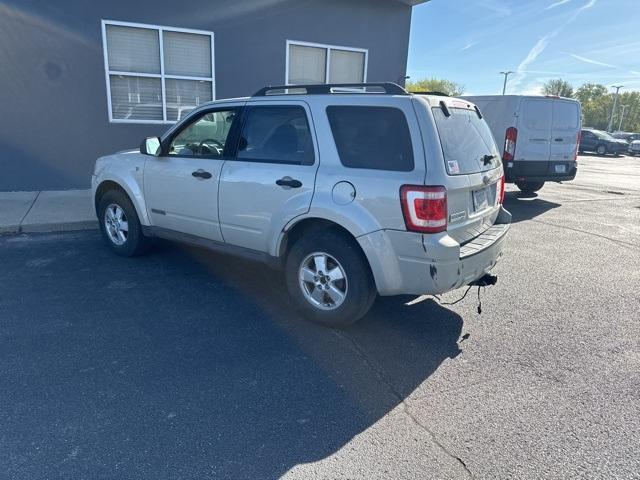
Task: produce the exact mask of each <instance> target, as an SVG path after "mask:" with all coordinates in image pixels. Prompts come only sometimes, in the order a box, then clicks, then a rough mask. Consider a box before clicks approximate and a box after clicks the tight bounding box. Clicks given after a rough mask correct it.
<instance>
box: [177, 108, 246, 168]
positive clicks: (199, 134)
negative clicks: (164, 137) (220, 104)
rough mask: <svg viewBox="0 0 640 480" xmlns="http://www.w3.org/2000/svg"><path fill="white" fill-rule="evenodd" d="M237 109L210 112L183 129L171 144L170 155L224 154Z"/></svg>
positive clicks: (209, 155)
mask: <svg viewBox="0 0 640 480" xmlns="http://www.w3.org/2000/svg"><path fill="white" fill-rule="evenodd" d="M235 117H236V111H235V110H224V111H218V112H209V113H206V114H204V115H203V116H201V117H199V118H198V119H197V120H195V121H193V122H191V123H190V124H189V125H188V126H187V127H185V128H184V129H183V130H181V131H180V132H179V133H178V134H177V135H176V136H175V137H174V138H173V140H172V141H171V143H170V144H169V155H170V156H180V157H211V158H219V157H222V156H223V155H224V149H225V146H226V144H227V139H228V138H229V132H230V131H231V126H232V125H233V121H234V119H235Z"/></svg>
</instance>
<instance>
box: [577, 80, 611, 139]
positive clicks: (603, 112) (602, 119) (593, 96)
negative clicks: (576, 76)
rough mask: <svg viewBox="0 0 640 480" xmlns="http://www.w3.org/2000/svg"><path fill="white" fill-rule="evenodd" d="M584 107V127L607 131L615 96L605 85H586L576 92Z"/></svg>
mask: <svg viewBox="0 0 640 480" xmlns="http://www.w3.org/2000/svg"><path fill="white" fill-rule="evenodd" d="M574 96H575V98H576V99H577V100H579V101H580V104H581V105H582V116H583V118H584V120H583V125H584V126H585V127H591V128H597V129H600V130H605V129H606V128H607V124H608V123H609V116H610V115H611V109H612V108H613V94H612V93H610V92H609V91H608V89H607V87H605V86H604V85H599V84H597V83H585V84H584V85H582V86H581V87H580V88H578V90H576V92H575V95H574Z"/></svg>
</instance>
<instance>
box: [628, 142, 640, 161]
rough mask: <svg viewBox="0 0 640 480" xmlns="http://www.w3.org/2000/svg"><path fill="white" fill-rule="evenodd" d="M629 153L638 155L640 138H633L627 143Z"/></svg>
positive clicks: (639, 152) (639, 153)
mask: <svg viewBox="0 0 640 480" xmlns="http://www.w3.org/2000/svg"><path fill="white" fill-rule="evenodd" d="M629 155H632V156H634V157H635V156H636V155H640V140H634V141H633V142H631V143H630V144H629Z"/></svg>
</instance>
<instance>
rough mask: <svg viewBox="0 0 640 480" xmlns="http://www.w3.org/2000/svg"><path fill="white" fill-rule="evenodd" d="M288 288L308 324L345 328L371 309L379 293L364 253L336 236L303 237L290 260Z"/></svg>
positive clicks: (287, 273)
mask: <svg viewBox="0 0 640 480" xmlns="http://www.w3.org/2000/svg"><path fill="white" fill-rule="evenodd" d="M285 276H286V281H287V288H288V290H289V294H290V295H291V297H292V299H293V300H294V301H295V303H296V305H297V307H298V308H299V309H300V311H301V312H302V313H303V314H304V315H305V317H307V318H308V319H309V320H311V321H314V322H316V323H319V324H321V325H324V326H328V327H346V326H348V325H351V324H353V323H355V322H356V321H358V320H359V319H360V318H362V317H363V316H364V315H365V314H366V313H367V312H368V311H369V309H370V308H371V305H372V304H373V301H374V300H375V297H376V294H377V292H376V289H375V285H374V282H373V279H372V276H371V272H370V270H369V265H368V264H367V261H366V258H364V256H363V254H362V252H361V251H360V250H359V249H358V247H357V246H356V245H355V244H354V243H353V241H352V240H350V239H347V238H345V236H344V235H341V234H339V233H336V232H331V231H327V232H323V233H321V234H319V235H314V236H309V237H302V238H301V239H300V240H298V241H297V242H296V243H295V244H294V245H293V247H291V251H290V252H289V255H288V256H287V261H286V266H285Z"/></svg>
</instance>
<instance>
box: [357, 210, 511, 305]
mask: <svg viewBox="0 0 640 480" xmlns="http://www.w3.org/2000/svg"><path fill="white" fill-rule="evenodd" d="M510 222H511V214H510V213H509V212H507V211H506V210H504V208H503V209H501V211H500V215H499V216H498V220H497V222H496V223H495V224H494V225H493V226H492V227H490V228H489V229H488V230H486V231H485V232H484V233H483V234H481V235H479V236H478V237H476V238H474V239H473V240H471V241H470V242H468V243H465V244H463V245H460V244H459V243H458V242H456V241H455V240H454V239H453V238H451V237H450V236H449V235H447V234H446V232H445V233H442V234H434V235H422V234H420V233H414V232H403V231H398V230H379V231H377V232H373V233H370V234H368V235H363V236H361V237H358V242H359V243H360V246H361V247H362V249H363V250H364V252H365V255H366V256H367V259H368V260H369V264H370V266H371V270H372V272H373V276H374V279H375V282H376V287H377V289H378V293H379V294H380V295H403V294H404V295H423V294H431V295H435V294H440V293H445V292H448V291H450V290H453V289H456V288H459V287H461V286H463V285H468V284H469V283H471V282H473V281H474V280H477V279H478V278H480V277H482V276H483V275H484V274H485V273H487V272H488V271H489V270H491V269H492V268H493V267H494V266H495V264H496V263H497V261H498V259H499V258H500V257H501V256H502V249H503V245H504V241H505V238H506V235H507V232H508V231H509V227H510Z"/></svg>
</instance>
